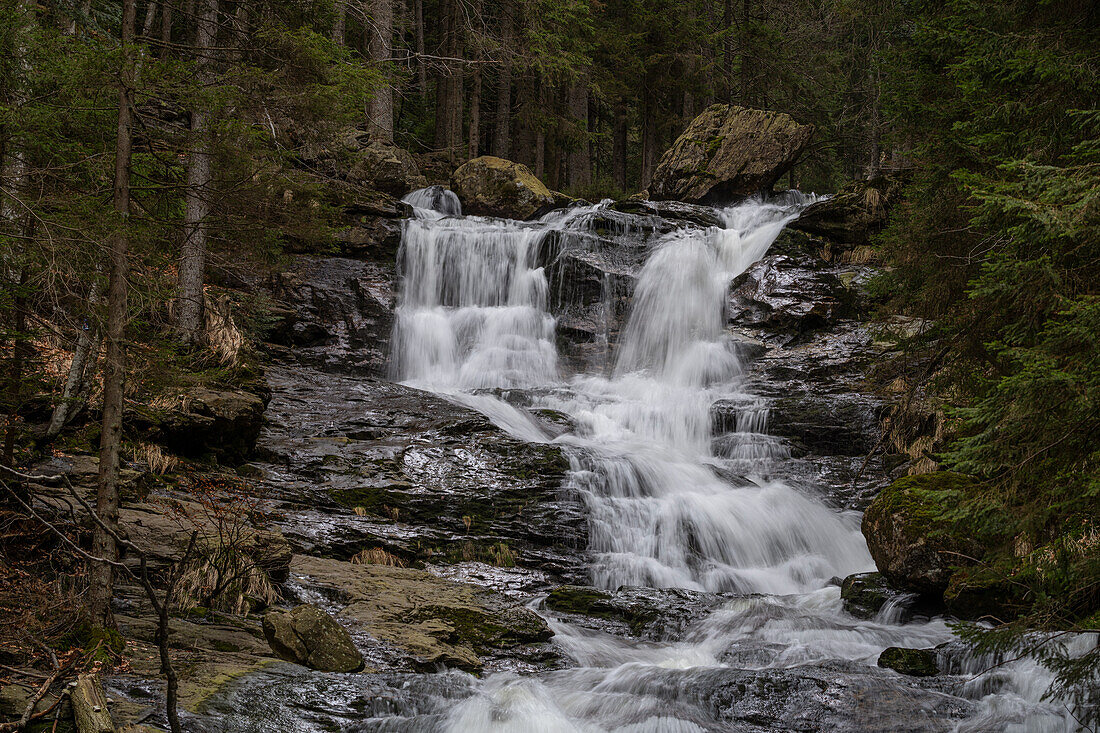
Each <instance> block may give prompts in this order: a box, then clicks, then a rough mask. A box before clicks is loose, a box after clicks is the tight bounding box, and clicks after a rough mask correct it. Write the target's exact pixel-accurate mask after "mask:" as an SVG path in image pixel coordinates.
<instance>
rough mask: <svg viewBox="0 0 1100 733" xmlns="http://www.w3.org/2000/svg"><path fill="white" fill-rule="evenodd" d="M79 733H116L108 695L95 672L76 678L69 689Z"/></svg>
mask: <svg viewBox="0 0 1100 733" xmlns="http://www.w3.org/2000/svg"><path fill="white" fill-rule="evenodd" d="M69 699H70V701H72V705H73V720H74V722H75V723H76V730H77V733H115V724H114V721H112V720H111V713H110V712H109V711H108V710H107V695H106V693H105V692H104V691H103V683H102V682H100V681H99V675H98V674H97V673H95V672H92V673H90V674H82V675H80V676H79V677H77V678H76V682H74V683H73V686H72V688H71V689H70V690H69Z"/></svg>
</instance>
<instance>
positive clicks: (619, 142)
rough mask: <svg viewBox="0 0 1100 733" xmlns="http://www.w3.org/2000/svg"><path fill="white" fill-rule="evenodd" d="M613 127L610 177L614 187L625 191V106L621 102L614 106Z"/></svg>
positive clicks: (626, 131) (627, 130) (626, 128)
mask: <svg viewBox="0 0 1100 733" xmlns="http://www.w3.org/2000/svg"><path fill="white" fill-rule="evenodd" d="M612 125H613V127H614V129H613V130H612V132H611V137H612V141H611V177H612V179H613V180H614V182H615V187H616V188H618V189H619V190H620V191H622V192H624V193H625V192H626V146H627V134H628V132H629V128H628V127H627V119H626V107H625V106H622V105H621V104H620V105H619V106H617V107H615V120H614V122H613V123H612Z"/></svg>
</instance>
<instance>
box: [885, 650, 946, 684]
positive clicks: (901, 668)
mask: <svg viewBox="0 0 1100 733" xmlns="http://www.w3.org/2000/svg"><path fill="white" fill-rule="evenodd" d="M878 666H880V667H885V668H887V669H892V670H894V671H895V672H900V673H901V674H907V675H911V676H913V677H931V676H932V675H935V674H939V671H940V665H939V662H938V661H937V660H936V650H935V649H906V648H905V647H900V646H892V647H889V648H887V649H885V650H883V652H882V654H880V655H879V657H878Z"/></svg>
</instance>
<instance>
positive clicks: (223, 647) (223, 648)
mask: <svg viewBox="0 0 1100 733" xmlns="http://www.w3.org/2000/svg"><path fill="white" fill-rule="evenodd" d="M210 645H211V646H212V647H214V649H215V651H219V652H230V653H233V652H239V651H240V650H241V648H240V647H239V646H237V645H236V644H230V643H229V642H228V641H222V640H221V639H214V640H213V641H212V642H210Z"/></svg>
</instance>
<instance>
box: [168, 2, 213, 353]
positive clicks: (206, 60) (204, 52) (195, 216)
mask: <svg viewBox="0 0 1100 733" xmlns="http://www.w3.org/2000/svg"><path fill="white" fill-rule="evenodd" d="M217 33H218V0H203V5H202V15H201V16H200V17H199V23H198V28H197V31H196V34H195V47H196V48H195V52H196V54H197V55H198V63H197V66H198V69H197V74H196V75H197V79H198V82H199V86H201V87H206V86H208V85H210V84H212V83H213V80H214V75H213V65H214V64H213V61H214V60H213V54H214V43H215V40H216V37H217ZM210 134H211V130H210V111H209V110H208V109H203V108H202V105H200V107H199V108H196V109H194V110H192V111H191V140H190V145H191V154H190V159H189V161H188V165H187V189H186V191H185V192H184V202H185V211H184V215H183V246H182V247H181V251H180V264H179V278H178V281H179V299H178V300H177V301H176V330H177V331H178V332H179V336H180V338H181V339H182V340H183V341H184V343H187V344H192V345H193V344H195V343H197V342H198V340H199V338H200V336H201V335H202V326H203V289H202V281H203V276H204V275H205V273H206V225H207V217H208V216H209V214H210V197H211V191H210V182H211V172H210V145H211V140H210Z"/></svg>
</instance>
